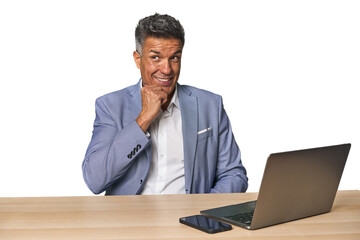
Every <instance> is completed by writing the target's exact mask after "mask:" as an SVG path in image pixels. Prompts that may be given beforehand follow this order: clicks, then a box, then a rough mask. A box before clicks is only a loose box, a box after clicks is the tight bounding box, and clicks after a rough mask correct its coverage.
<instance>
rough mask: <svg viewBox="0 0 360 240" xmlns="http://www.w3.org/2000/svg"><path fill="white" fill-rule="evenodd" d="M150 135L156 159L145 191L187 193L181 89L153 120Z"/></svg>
mask: <svg viewBox="0 0 360 240" xmlns="http://www.w3.org/2000/svg"><path fill="white" fill-rule="evenodd" d="M150 136H151V139H152V162H151V166H150V171H149V175H148V177H147V181H146V183H145V185H144V189H143V191H142V193H141V194H184V193H185V171H184V150H183V135H182V123H181V111H180V104H179V98H178V93H177V88H176V89H175V93H174V95H173V97H172V99H171V101H170V104H169V106H168V108H167V110H165V111H162V110H160V113H159V115H158V116H157V118H155V119H154V120H153V122H152V123H151V125H150Z"/></svg>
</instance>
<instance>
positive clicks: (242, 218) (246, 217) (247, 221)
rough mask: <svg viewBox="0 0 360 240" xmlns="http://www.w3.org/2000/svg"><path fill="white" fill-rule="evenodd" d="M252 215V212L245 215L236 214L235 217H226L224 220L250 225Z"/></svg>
mask: <svg viewBox="0 0 360 240" xmlns="http://www.w3.org/2000/svg"><path fill="white" fill-rule="evenodd" d="M253 215H254V211H251V212H246V213H238V214H235V215H231V216H227V217H225V218H227V219H230V220H233V221H236V222H241V223H245V224H247V225H248V224H250V223H251V221H252V217H253Z"/></svg>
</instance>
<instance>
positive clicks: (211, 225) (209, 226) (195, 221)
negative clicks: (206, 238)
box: [179, 215, 232, 233]
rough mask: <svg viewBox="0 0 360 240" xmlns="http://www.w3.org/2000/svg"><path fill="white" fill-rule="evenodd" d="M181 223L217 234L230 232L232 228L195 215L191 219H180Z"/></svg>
mask: <svg viewBox="0 0 360 240" xmlns="http://www.w3.org/2000/svg"><path fill="white" fill-rule="evenodd" d="M179 221H180V223H183V224H185V225H188V226H191V227H193V228H196V229H199V230H201V231H204V232H207V233H217V232H223V231H227V230H230V229H231V228H232V227H231V225H229V224H226V223H223V222H220V221H217V220H214V219H211V218H208V217H205V216H203V215H194V216H189V217H182V218H180V219H179Z"/></svg>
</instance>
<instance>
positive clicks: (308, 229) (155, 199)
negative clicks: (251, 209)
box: [0, 191, 360, 240]
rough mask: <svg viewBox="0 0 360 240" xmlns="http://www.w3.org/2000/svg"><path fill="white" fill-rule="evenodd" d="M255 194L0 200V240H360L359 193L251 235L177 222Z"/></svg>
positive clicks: (239, 230)
mask: <svg viewBox="0 0 360 240" xmlns="http://www.w3.org/2000/svg"><path fill="white" fill-rule="evenodd" d="M256 197H257V193H243V194H241V193H239V194H195V195H163V196H106V197H105V196H92V197H49V198H44V197H39V198H0V239H6V240H12V239H22V240H23V239H24V240H26V239H36V240H41V239H46V240H51V239H61V240H65V239H86V240H91V239H97V240H98V239H142V240H143V239H169V240H171V239H274V240H275V239H276V240H281V239H326V240H332V239H341V240H344V239H360V191H339V192H338V194H337V196H336V200H335V203H334V206H333V209H332V211H331V212H330V213H326V214H323V215H318V216H314V217H310V218H306V219H301V220H297V221H293V222H289V223H284V224H280V225H276V226H272V227H268V228H263V229H259V230H255V231H251V230H245V229H242V228H239V227H236V226H233V230H231V231H227V232H222V233H216V234H207V233H204V232H201V231H198V230H196V229H193V228H190V227H187V226H185V225H182V224H180V223H179V220H178V219H179V217H183V216H189V215H194V214H198V213H199V211H200V210H203V209H207V208H213V207H218V206H223V205H227V204H235V203H239V202H245V201H250V200H254V199H256Z"/></svg>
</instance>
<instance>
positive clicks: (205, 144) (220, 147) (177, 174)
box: [83, 14, 247, 195]
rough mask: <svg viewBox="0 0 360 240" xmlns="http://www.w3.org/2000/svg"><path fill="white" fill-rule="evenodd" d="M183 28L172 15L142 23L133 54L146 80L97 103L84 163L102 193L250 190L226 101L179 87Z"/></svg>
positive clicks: (90, 182) (91, 181) (88, 178)
mask: <svg viewBox="0 0 360 240" xmlns="http://www.w3.org/2000/svg"><path fill="white" fill-rule="evenodd" d="M184 35H185V34H184V29H183V27H182V26H181V24H180V22H179V21H177V20H176V19H174V18H173V17H171V16H168V15H159V14H155V15H152V16H149V17H146V18H144V19H141V20H140V21H139V23H138V25H137V27H136V31H135V38H136V51H134V53H133V57H134V60H135V63H136V66H137V67H138V68H139V69H140V73H141V79H140V81H139V82H138V83H137V84H136V85H133V86H130V87H127V88H125V89H122V90H120V91H117V92H113V93H110V94H107V95H105V96H102V97H100V98H98V99H97V100H96V119H95V122H94V131H93V136H92V139H91V142H90V144H89V147H88V149H87V152H86V155H85V159H84V162H83V175H84V179H85V182H86V184H87V185H88V187H89V188H90V190H91V191H92V192H94V193H95V194H98V193H101V192H103V191H106V195H115V194H116V195H118V194H122V195H125V194H126V195H129V194H181V193H221V192H245V191H246V189H247V176H246V170H245V168H244V167H243V165H242V163H241V157H240V150H239V148H238V146H237V144H236V142H235V139H234V136H233V133H232V130H231V126H230V121H229V119H228V117H227V115H226V113H225V110H224V108H223V105H222V98H221V97H220V96H218V95H215V94H213V93H210V92H207V91H204V90H201V89H197V88H194V87H190V86H183V85H180V84H178V83H177V82H178V79H179V74H180V66H181V55H182V49H183V46H184V42H185V39H184Z"/></svg>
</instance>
